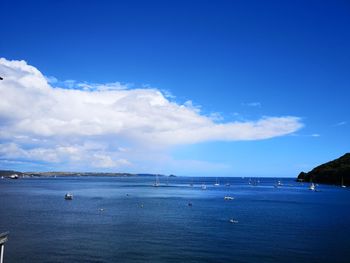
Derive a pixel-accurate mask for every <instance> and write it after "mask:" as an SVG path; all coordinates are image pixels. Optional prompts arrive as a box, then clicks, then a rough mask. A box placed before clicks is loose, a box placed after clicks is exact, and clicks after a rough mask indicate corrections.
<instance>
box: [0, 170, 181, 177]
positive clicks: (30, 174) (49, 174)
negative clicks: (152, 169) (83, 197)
mask: <svg viewBox="0 0 350 263" xmlns="http://www.w3.org/2000/svg"><path fill="white" fill-rule="evenodd" d="M15 174H17V175H18V176H19V177H54V176H62V177H63V176H96V175H98V176H116V177H117V176H156V175H158V176H167V175H163V174H132V173H100V172H19V171H13V170H0V176H3V177H10V176H11V175H15ZM169 177H175V175H173V174H171V175H169Z"/></svg>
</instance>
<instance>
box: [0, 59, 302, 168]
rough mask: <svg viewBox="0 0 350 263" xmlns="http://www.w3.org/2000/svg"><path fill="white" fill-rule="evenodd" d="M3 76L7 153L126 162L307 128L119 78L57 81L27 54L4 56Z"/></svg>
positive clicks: (0, 130) (0, 129)
mask: <svg viewBox="0 0 350 263" xmlns="http://www.w3.org/2000/svg"><path fill="white" fill-rule="evenodd" d="M0 76H2V77H3V78H4V79H3V80H1V81H0V98H1V100H0V142H1V145H0V149H1V150H0V158H1V159H2V160H22V161H43V162H52V163H63V162H70V163H81V164H85V165H86V164H88V165H89V166H93V167H101V168H106V167H124V166H132V165H133V160H130V159H134V161H135V160H136V159H135V158H140V155H138V154H137V152H139V150H136V149H147V151H152V149H168V148H170V147H172V146H175V145H186V144H194V143H201V142H207V141H242V140H262V139H268V138H273V137H277V136H283V135H287V134H290V133H293V132H295V131H297V130H298V129H300V128H301V127H302V123H301V121H300V119H299V118H298V117H293V116H279V117H262V118H261V119H259V120H255V121H246V122H238V121H234V122H222V121H218V120H217V119H215V118H212V117H211V116H205V115H203V114H201V112H200V110H199V109H198V108H196V107H193V106H192V104H191V103H190V102H187V103H184V104H179V103H176V102H174V101H171V100H170V98H169V97H167V96H166V94H164V93H162V92H161V91H160V90H157V89H152V88H139V89H137V88H136V89H130V88H128V86H127V85H122V84H120V83H118V82H116V83H109V84H108V83H107V84H89V83H76V82H75V81H68V82H69V83H68V84H69V85H70V86H69V87H67V85H66V86H64V87H63V86H61V87H59V86H57V85H58V82H57V80H56V79H55V78H52V77H50V78H46V77H45V76H44V75H43V74H42V73H41V72H40V71H39V70H38V69H36V68H35V67H33V66H31V65H28V64H27V63H26V62H25V61H16V60H13V61H9V60H6V59H4V58H1V59H0ZM49 80H51V81H50V82H48V81H49ZM52 80H54V81H52ZM56 84H57V85H56ZM136 156H137V157H136Z"/></svg>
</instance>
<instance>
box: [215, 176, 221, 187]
mask: <svg viewBox="0 0 350 263" xmlns="http://www.w3.org/2000/svg"><path fill="white" fill-rule="evenodd" d="M219 185H220V184H219V182H218V178H217V177H216V181H215V184H214V186H219Z"/></svg>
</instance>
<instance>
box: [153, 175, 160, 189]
mask: <svg viewBox="0 0 350 263" xmlns="http://www.w3.org/2000/svg"><path fill="white" fill-rule="evenodd" d="M153 186H154V187H158V186H160V183H159V178H158V174H156V181H155V182H154V184H153Z"/></svg>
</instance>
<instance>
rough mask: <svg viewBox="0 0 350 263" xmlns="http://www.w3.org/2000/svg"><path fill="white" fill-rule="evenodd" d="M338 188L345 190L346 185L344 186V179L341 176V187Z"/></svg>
mask: <svg viewBox="0 0 350 263" xmlns="http://www.w3.org/2000/svg"><path fill="white" fill-rule="evenodd" d="M340 187H342V188H346V185H345V184H344V177H343V176H342V177H341V185H340Z"/></svg>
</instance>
